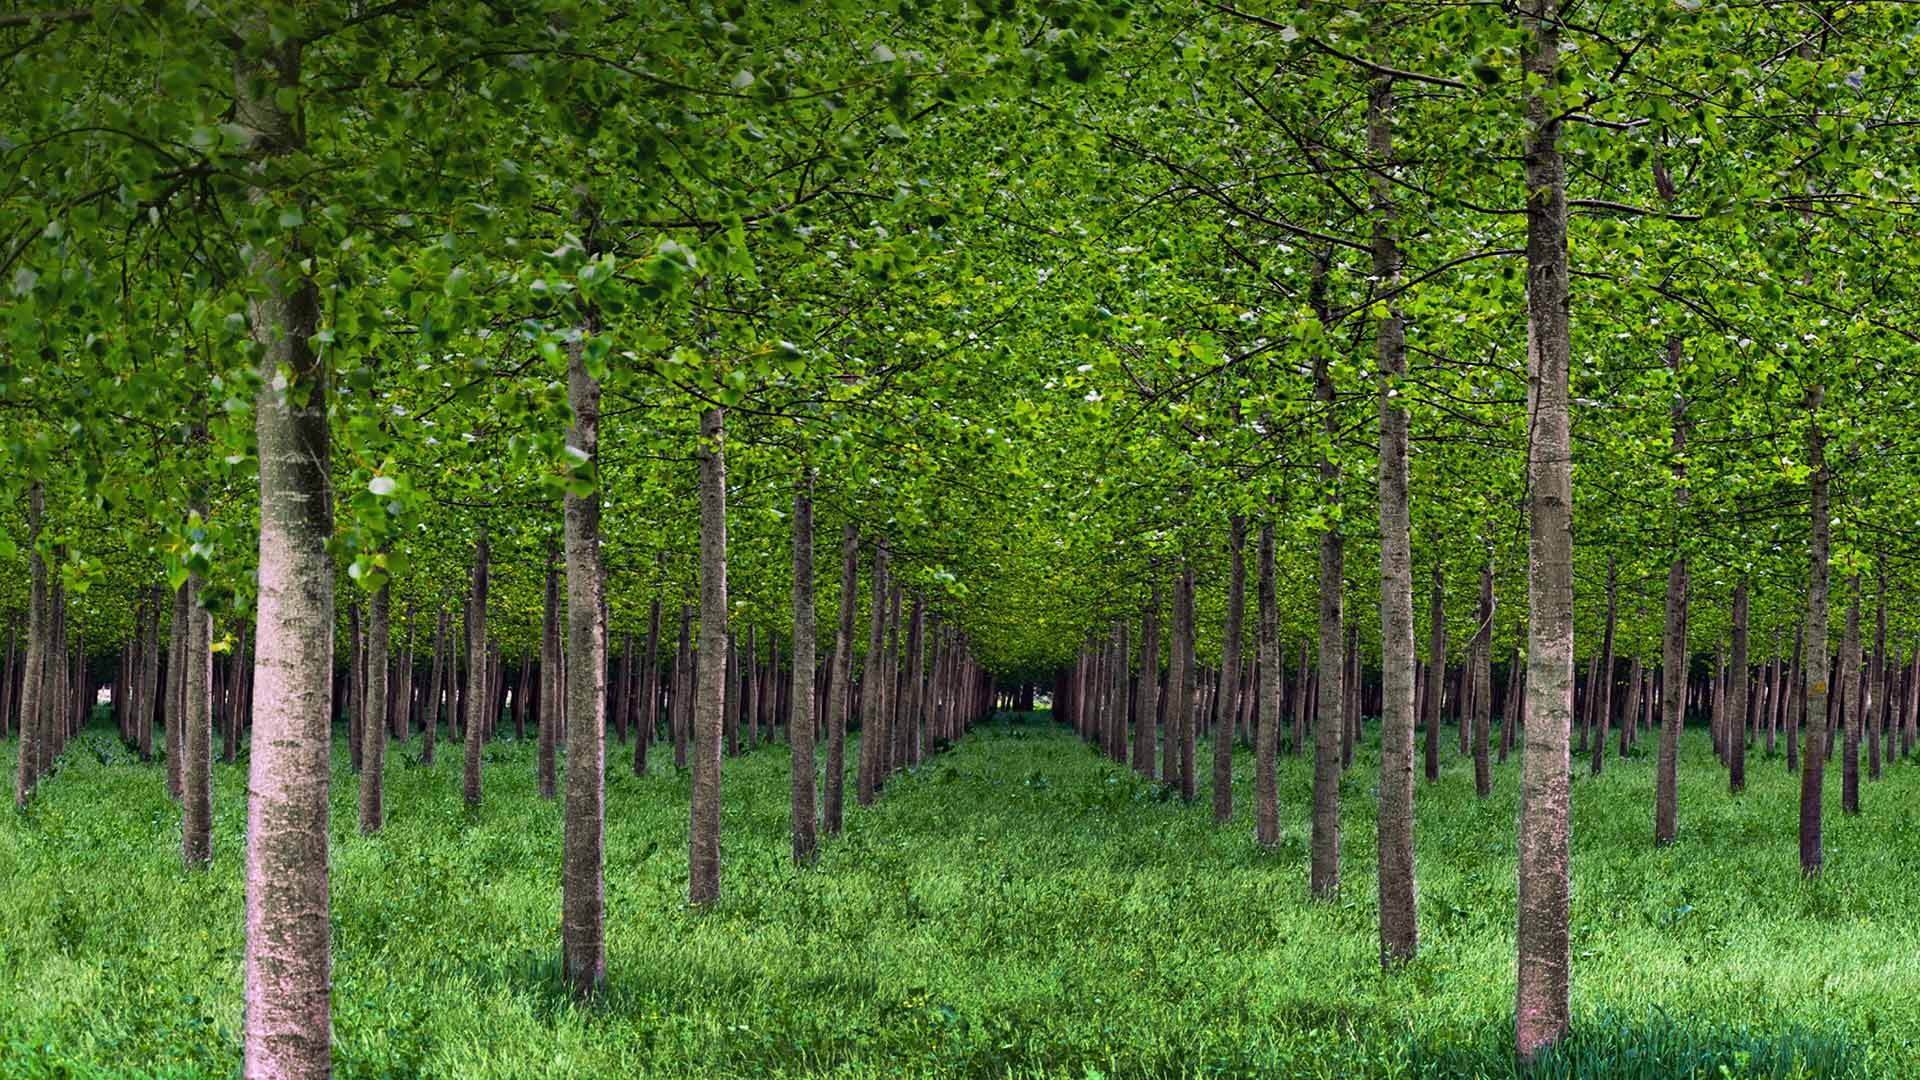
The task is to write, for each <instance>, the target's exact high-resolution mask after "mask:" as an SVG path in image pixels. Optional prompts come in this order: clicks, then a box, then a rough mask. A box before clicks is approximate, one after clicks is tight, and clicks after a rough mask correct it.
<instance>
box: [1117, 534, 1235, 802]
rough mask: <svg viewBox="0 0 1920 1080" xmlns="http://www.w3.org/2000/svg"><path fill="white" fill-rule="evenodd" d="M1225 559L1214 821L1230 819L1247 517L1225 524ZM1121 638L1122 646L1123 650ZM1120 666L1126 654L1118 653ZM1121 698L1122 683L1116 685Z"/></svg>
mask: <svg viewBox="0 0 1920 1080" xmlns="http://www.w3.org/2000/svg"><path fill="white" fill-rule="evenodd" d="M1227 544H1228V559H1229V560H1230V563H1231V566H1232V577H1231V578H1230V579H1229V582H1228V585H1227V626H1226V631H1225V633H1224V635H1223V638H1224V643H1223V645H1222V647H1221V659H1220V720H1219V722H1218V723H1217V724H1216V725H1215V727H1214V731H1213V823H1214V824H1215V825H1225V824H1226V823H1227V822H1229V821H1232V820H1233V727H1234V723H1233V718H1234V715H1235V714H1236V713H1237V712H1238V711H1239V704H1240V703H1239V694H1240V630H1241V626H1242V624H1244V623H1245V622H1246V610H1247V519H1246V518H1245V517H1243V516H1241V515H1239V514H1235V515H1233V517H1232V519H1231V520H1230V521H1229V522H1228V523H1227ZM1124 641H1125V639H1124V638H1123V639H1122V647H1123V649H1124ZM1119 661H1120V665H1121V667H1122V669H1123V670H1124V668H1125V666H1126V654H1125V652H1124V651H1123V652H1122V653H1121V654H1120V656H1119ZM1116 685H1117V686H1118V687H1120V691H1119V692H1120V694H1121V695H1122V697H1123V699H1124V694H1125V689H1124V688H1125V686H1126V684H1125V683H1124V682H1119V683H1117V684H1116Z"/></svg>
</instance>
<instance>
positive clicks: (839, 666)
mask: <svg viewBox="0 0 1920 1080" xmlns="http://www.w3.org/2000/svg"><path fill="white" fill-rule="evenodd" d="M859 603H860V530H859V528H858V527H856V526H855V525H854V524H853V523H852V522H848V523H847V524H846V526H845V527H844V528H843V529H842V530H841V533H840V600H839V605H840V606H839V613H838V620H837V624H836V628H835V631H834V637H833V667H832V668H831V670H830V671H829V672H828V674H827V678H828V680H829V681H828V683H827V776H826V780H827V788H826V793H825V801H824V813H823V815H822V824H823V825H824V826H825V828H826V830H827V835H828V836H838V835H839V834H840V828H841V823H842V815H843V806H844V803H845V789H846V778H847V714H848V712H849V710H850V708H851V706H852V700H853V623H854V614H855V613H854V609H855V608H856V607H857V606H858V605H859ZM797 704H798V702H797V701H796V705H797Z"/></svg>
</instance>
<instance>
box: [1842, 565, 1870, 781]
mask: <svg viewBox="0 0 1920 1080" xmlns="http://www.w3.org/2000/svg"><path fill="white" fill-rule="evenodd" d="M1847 589H1848V593H1849V600H1848V603H1847V627H1846V630H1845V631H1844V634H1843V636H1842V637H1841V638H1840V721H1841V724H1842V725H1843V726H1842V728H1841V748H1840V812H1841V813H1844V814H1857V813H1859V812H1860V727H1861V724H1860V715H1861V713H1862V712H1863V711H1864V704H1865V703H1864V701H1863V700H1862V699H1863V698H1864V697H1865V691H1866V688H1865V687H1864V686H1862V685H1861V683H1862V682H1863V680H1862V679H1861V678H1860V665H1861V657H1860V575H1859V574H1855V575H1853V579H1852V580H1851V581H1850V582H1848V586H1847Z"/></svg>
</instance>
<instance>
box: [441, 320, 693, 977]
mask: <svg viewBox="0 0 1920 1080" xmlns="http://www.w3.org/2000/svg"><path fill="white" fill-rule="evenodd" d="M587 329H588V330H589V331H591V330H592V329H593V328H592V327H591V326H589V327H588V328H587ZM584 352H585V350H584V348H583V346H582V343H581V342H579V341H576V342H574V343H573V345H572V346H571V348H570V349H569V353H568V364H567V399H568V402H569V404H571V405H572V406H573V429H572V430H571V431H569V432H568V433H567V442H568V444H569V445H571V446H572V447H573V448H574V450H575V451H577V452H578V453H579V454H583V455H585V457H584V459H583V460H584V461H586V462H587V464H588V467H590V468H592V469H594V470H596V480H597V479H598V477H597V470H598V469H599V465H600V383H599V381H598V380H596V379H595V378H594V377H593V375H592V374H591V373H590V372H588V370H587V365H586V358H585V355H584ZM601 497H602V496H601V491H600V487H599V485H598V483H596V484H595V486H594V488H593V489H592V490H590V491H588V492H586V493H585V494H579V495H577V494H574V493H573V492H571V491H570V492H568V493H567V496H566V525H565V530H566V552H567V556H566V558H567V662H568V664H569V666H570V670H569V672H568V678H567V680H566V684H567V689H566V711H567V775H566V803H565V807H564V810H563V813H564V818H563V833H564V835H563V836H562V839H561V853H560V960H561V974H562V977H563V978H565V979H566V983H567V986H568V988H569V989H571V990H572V991H573V993H574V996H575V997H580V998H585V997H588V996H591V995H592V994H593V993H594V992H595V991H596V990H598V989H599V988H600V984H601V983H602V982H603V981H604V980H605V979H606V976H607V946H606V907H607V901H606V881H605V873H604V869H603V868H604V866H605V861H606V860H605V843H606V839H605V838H606V803H607V800H606V783H607V577H606V566H605V564H604V562H603V561H602V556H601V553H600V500H601ZM722 497H723V498H724V493H723V496H722ZM703 502H704V500H703ZM703 511H704V507H703ZM724 512H725V511H724V504H723V509H722V513H724ZM703 517H704V512H703ZM723 527H724V526H723ZM721 544H722V547H721V558H722V559H724V558H725V557H726V556H725V552H726V549H725V546H724V545H725V537H724V535H723V536H722V538H721ZM701 546H702V549H703V550H702V555H703V558H704V554H705V551H704V549H705V543H704V541H703V542H702V545H701ZM723 565H724V564H723ZM722 572H723V573H724V570H723V571H722ZM725 589H726V586H725V582H724V580H723V581H722V584H721V597H722V602H724V600H725V596H726V592H725ZM474 621H475V622H476V623H480V624H484V623H485V621H486V606H485V594H484V592H482V593H480V594H479V595H478V596H477V597H476V599H475V602H474ZM473 715H474V718H475V720H476V721H477V720H478V718H479V711H478V709H476V710H475V712H474V714H473ZM477 726H478V724H477V723H474V724H470V725H469V728H468V732H467V745H468V746H469V747H473V746H476V745H477V742H476V740H475V737H474V734H473V730H472V729H473V727H477ZM713 796H714V800H715V802H716V804H717V803H718V800H719V785H718V782H717V780H716V783H715V785H714V791H713ZM716 831H717V824H716ZM716 847H717V845H716ZM715 873H716V875H717V874H718V867H717V866H716V867H715ZM717 885H718V883H717V878H716V889H717Z"/></svg>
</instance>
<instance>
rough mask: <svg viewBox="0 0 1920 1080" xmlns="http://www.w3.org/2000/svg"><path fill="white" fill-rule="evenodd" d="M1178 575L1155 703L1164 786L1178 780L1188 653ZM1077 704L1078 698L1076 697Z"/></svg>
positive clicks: (1173, 784)
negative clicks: (1163, 681)
mask: <svg viewBox="0 0 1920 1080" xmlns="http://www.w3.org/2000/svg"><path fill="white" fill-rule="evenodd" d="M1180 602H1181V601H1180V579H1179V578H1175V579H1174V583H1173V611H1172V612H1171V613H1170V615H1169V619H1170V622H1169V625H1168V627H1167V634H1168V639H1169V640H1168V648H1167V681H1166V684H1165V685H1164V686H1163V687H1162V688H1161V691H1160V700H1159V702H1157V703H1156V705H1155V707H1156V708H1157V709H1158V711H1159V715H1160V719H1161V721H1162V723H1160V725H1159V727H1160V731H1161V735H1160V741H1161V744H1160V782H1161V783H1163V784H1165V785H1166V786H1167V787H1169V788H1172V787H1177V786H1178V785H1179V783H1180V740H1181V735H1180V717H1181V716H1182V715H1183V713H1184V709H1183V707H1182V706H1181V701H1182V700H1183V698H1182V697H1181V689H1180V688H1181V687H1182V686H1183V685H1185V679H1186V671H1187V654H1186V649H1185V647H1184V646H1183V645H1182V641H1183V639H1182V637H1181V633H1182V631H1181V629H1180V610H1181V608H1180ZM1075 707H1076V708H1078V707H1079V704H1078V700H1077V699H1076V701H1075Z"/></svg>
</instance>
